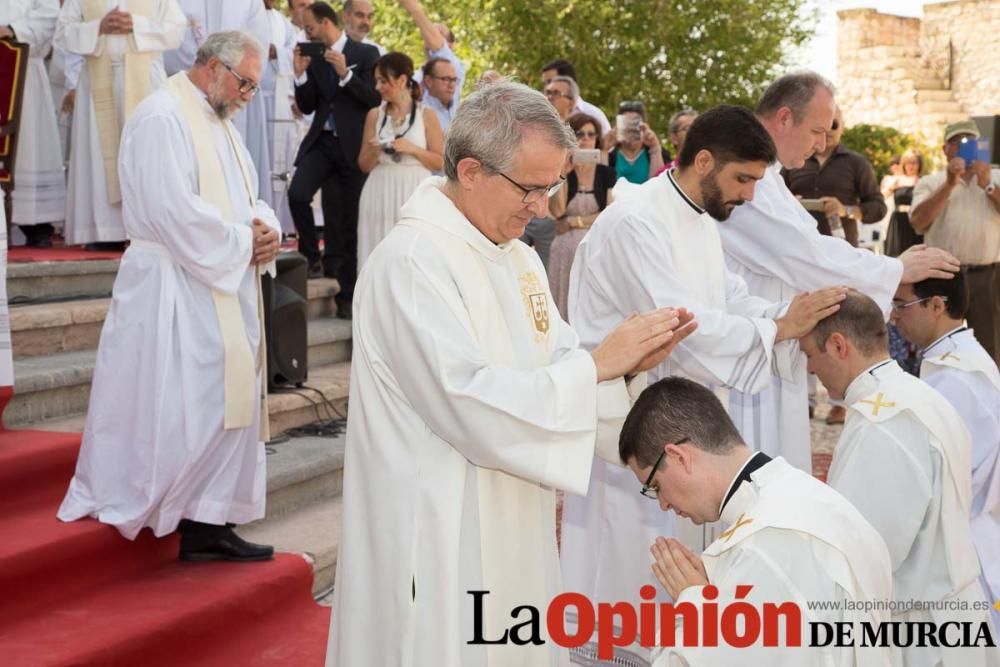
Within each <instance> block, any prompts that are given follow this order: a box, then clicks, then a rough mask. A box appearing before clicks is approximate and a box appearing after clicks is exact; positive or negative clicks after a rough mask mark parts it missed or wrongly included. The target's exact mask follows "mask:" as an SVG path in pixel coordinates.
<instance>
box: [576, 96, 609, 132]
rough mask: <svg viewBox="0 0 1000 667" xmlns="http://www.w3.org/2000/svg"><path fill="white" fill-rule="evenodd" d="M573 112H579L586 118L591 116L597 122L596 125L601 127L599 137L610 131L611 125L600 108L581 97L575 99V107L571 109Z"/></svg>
mask: <svg viewBox="0 0 1000 667" xmlns="http://www.w3.org/2000/svg"><path fill="white" fill-rule="evenodd" d="M573 111H579V112H581V113H585V114H587V115H588V116H592V117H593V118H594V119H596V120H597V122H598V124H599V125H600V126H601V136H602V137H603V136H604V135H606V134H607V133H608V132H610V131H611V123H610V122H608V117H607V116H606V115H605V114H604V112H603V111H601V109H600V107H598V106H597V105H596V104H591V103H590V102H588V101H586V100H585V99H583V98H582V97H578V98H577V99H576V105H575V106H574V107H573Z"/></svg>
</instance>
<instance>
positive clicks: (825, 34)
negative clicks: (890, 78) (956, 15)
mask: <svg viewBox="0 0 1000 667" xmlns="http://www.w3.org/2000/svg"><path fill="white" fill-rule="evenodd" d="M941 1H943V0H929V1H926V2H921V0H825V1H824V0H809V2H811V3H812V5H813V6H816V5H819V7H820V10H819V11H820V20H819V23H818V25H817V28H816V35H815V37H813V39H812V41H811V42H809V43H807V44H806V45H805V46H804V48H803V50H802V56H801V57H800V58H796V59H795V60H794V63H795V64H797V65H799V66H801V67H804V68H808V69H813V70H816V71H817V72H819V73H820V74H823V75H824V76H826V77H828V78H829V79H831V80H833V82H834V84H836V83H837V11H839V10H841V9H858V8H868V9H875V10H878V11H880V12H882V13H884V14H896V15H898V16H921V15H922V13H923V12H922V6H923V5H925V4H932V3H933V2H941Z"/></svg>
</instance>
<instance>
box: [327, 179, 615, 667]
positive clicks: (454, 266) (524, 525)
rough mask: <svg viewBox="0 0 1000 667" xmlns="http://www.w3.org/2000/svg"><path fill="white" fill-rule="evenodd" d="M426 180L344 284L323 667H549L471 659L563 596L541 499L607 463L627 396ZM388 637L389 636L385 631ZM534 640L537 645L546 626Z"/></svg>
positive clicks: (525, 273) (534, 266)
mask: <svg viewBox="0 0 1000 667" xmlns="http://www.w3.org/2000/svg"><path fill="white" fill-rule="evenodd" d="M443 183H444V181H443V179H436V178H430V179H428V180H426V181H424V182H423V183H422V184H421V185H420V186H419V187H418V189H417V190H416V191H415V192H414V194H413V196H412V197H411V198H410V200H409V201H408V202H407V203H406V204H405V205H404V207H403V210H402V215H403V220H402V221H401V222H400V223H399V224H397V225H396V226H394V227H393V229H392V231H391V232H390V234H389V235H388V236H387V237H386V239H385V240H384V241H383V242H382V243H381V244H380V245H379V246H378V248H376V250H375V251H374V253H373V254H372V255H371V256H370V258H369V260H368V262H366V264H365V267H364V269H363V270H362V271H361V274H360V276H359V278H358V286H357V288H356V291H355V298H354V330H355V338H354V340H355V348H354V360H353V362H352V369H351V395H352V401H351V405H350V414H349V417H348V434H347V452H346V457H345V464H344V524H343V538H342V547H341V552H340V555H339V557H338V562H337V582H338V584H337V587H336V589H335V593H334V611H333V618H332V621H331V630H330V644H329V649H328V652H327V664H328V665H340V666H342V667H347V666H349V665H379V664H386V665H388V664H393V665H397V664H398V665H414V666H421V667H422V666H426V667H439V666H445V667H477V666H480V665H490V666H493V667H503V666H506V665H526V666H534V665H538V666H545V667H549V666H554V665H564V664H566V663H567V660H568V655H567V654H566V653H565V651H562V650H560V649H559V648H558V647H556V646H555V645H553V644H552V643H551V642H550V641H549V642H547V643H546V644H544V645H541V646H532V645H528V646H517V645H490V646H484V645H470V644H469V643H468V642H469V641H471V640H472V639H473V638H474V636H475V635H474V630H475V628H474V625H473V620H474V598H473V596H472V595H470V594H469V593H468V591H489V593H488V594H487V595H485V596H484V597H483V598H482V601H481V607H482V609H483V616H484V620H483V622H482V624H481V628H480V632H481V633H482V636H483V637H484V638H494V639H495V638H496V637H499V636H502V634H503V632H504V631H505V629H507V628H509V627H511V626H512V625H514V624H515V623H517V622H521V621H524V620H525V618H526V617H520V618H518V619H517V620H513V619H512V618H511V613H512V611H513V610H514V609H515V608H517V607H520V606H523V605H530V606H532V607H534V608H536V609H538V610H539V612H540V613H541V615H542V622H541V625H542V626H544V614H545V609H546V607H547V605H548V602H549V600H550V599H551V598H552V597H553V596H554V595H556V594H557V593H559V592H560V586H559V567H558V559H557V554H556V535H555V490H557V489H561V490H564V491H568V492H571V493H585V492H586V490H587V480H588V478H589V475H590V466H591V462H592V460H593V456H594V452H595V442H596V448H597V449H598V450H600V451H601V452H602V455H604V456H609V457H612V456H617V436H618V431H619V430H620V427H621V423H622V421H623V420H624V417H625V415H626V414H627V412H628V409H629V407H630V403H631V399H630V396H629V394H628V392H627V389H626V387H625V383H624V382H623V381H621V380H618V381H615V382H608V383H604V384H602V385H600V386H598V384H597V381H596V370H595V368H594V364H593V360H592V359H591V357H590V355H589V354H588V353H587V352H585V351H584V350H582V349H580V348H579V345H578V340H577V338H576V335H575V334H574V333H573V331H572V330H571V329H570V328H569V326H568V325H566V323H565V322H563V321H562V320H561V319H560V318H559V315H558V311H557V310H556V308H555V306H554V304H553V302H552V298H551V295H550V294H549V291H548V281H547V279H546V276H545V271H544V268H543V267H542V265H541V262H540V261H539V260H538V258H537V256H535V255H534V253H533V252H531V251H529V250H528V249H527V248H526V246H524V245H523V244H522V243H521V242H520V241H511V242H508V243H503V244H499V245H496V244H494V243H492V242H491V241H489V240H488V239H487V238H486V237H485V236H483V235H482V234H481V233H480V232H479V231H478V230H477V229H476V228H475V227H474V226H473V225H472V224H471V223H470V222H469V221H468V220H467V219H466V218H465V217H464V216H463V215H462V214H461V212H460V211H459V210H458V209H457V208H456V207H455V205H454V204H453V203H452V201H451V199H449V198H448V197H447V196H446V195H445V194H444V193H443V192H442V190H441V187H442V185H443ZM387 628H391V629H392V630H391V632H387ZM542 636H543V637H545V636H546V635H545V632H544V627H543V628H542Z"/></svg>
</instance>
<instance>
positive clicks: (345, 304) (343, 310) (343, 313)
mask: <svg viewBox="0 0 1000 667" xmlns="http://www.w3.org/2000/svg"><path fill="white" fill-rule="evenodd" d="M353 317H354V308H352V307H351V302H350V301H338V302H337V319H341V320H350V319H352V318H353Z"/></svg>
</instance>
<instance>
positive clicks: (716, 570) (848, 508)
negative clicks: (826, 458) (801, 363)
mask: <svg viewBox="0 0 1000 667" xmlns="http://www.w3.org/2000/svg"><path fill="white" fill-rule="evenodd" d="M737 483H738V484H739V486H738V487H737V488H736V489H735V491H734V493H733V495H732V497H730V498H729V501H728V502H727V503H726V504H725V505H724V506H723V509H722V519H723V520H724V521H725V522H726V523H728V524H730V525H731V526H732V527H731V528H730V529H729V530H727V531H726V532H724V533H723V534H722V535H721V536H720V537H719V539H718V540H716V541H715V542H713V543H712V544H711V545H710V546H709V547H708V549H706V550H705V553H704V554H702V560H703V561H704V563H705V570H706V573H707V574H708V580H709V582H710V583H711V584H712V585H714V586H715V587H716V588H718V589H719V596H718V599H717V600H716V603H717V604H718V605H719V607H718V608H719V609H725V608H726V605H727V604H729V603H732V602H735V601H736V600H737V599H739V600H742V601H745V602H749V603H750V604H753V605H754V606H755V607H756V608H757V609H762V608H763V606H764V605H765V604H767V603H771V604H781V603H784V602H794V603H798V605H799V608H800V610H801V613H802V625H801V627H800V630H801V636H802V644H803V646H800V647H793V646H787V645H786V644H787V643H788V642H786V639H787V637H788V635H787V634H786V628H785V626H784V624H783V623H781V624H779V634H778V636H779V640H778V645H779V647H780V646H783V645H784V647H783V648H775V647H764V646H763V645H762V644H763V642H762V641H761V639H760V637H758V639H757V641H756V642H754V644H752V645H751V646H748V647H745V648H733V647H729V646H728V645H724V642H723V641H721V640H720V646H719V647H690V648H689V647H679V648H673V649H671V648H667V649H662V650H661V651H657V652H656V653H657V655H656V659H655V661H654V662H653V665H654V667H673V666H676V665H690V666H691V667H703V666H707V667H715V666H716V665H718V666H720V667H721V666H727V667H728V666H730V665H767V666H768V667H827V666H828V665H852V666H853V667H888V665H889V656H890V652H889V650H888V649H887V648H861V647H860V646H857V647H850V646H848V647H835V646H827V647H822V648H819V647H818V648H811V647H809V646H808V643H809V637H810V627H809V624H810V623H831V624H833V623H843V622H849V623H859V622H862V621H864V622H869V623H875V624H877V623H879V622H880V621H888V620H889V617H888V616H889V614H888V612H883V611H880V610H875V611H872V612H864V611H849V610H846V609H844V608H843V607H842V608H840V609H810V608H809V606H808V604H807V603H808V602H812V601H820V600H822V601H829V602H839V603H841V604H843V603H863V602H883V601H884V600H886V599H888V598H889V597H890V596H891V594H892V565H891V563H890V560H889V553H888V550H887V549H886V546H885V542H884V541H883V540H882V538H881V537H879V535H878V533H877V532H875V529H874V528H872V526H871V524H869V523H868V522H867V521H866V520H865V519H864V517H862V516H861V513H860V512H858V510H857V509H855V507H854V506H853V505H851V503H849V502H848V501H847V500H846V499H845V498H844V497H843V496H841V495H840V494H839V493H837V492H836V491H834V490H833V489H831V488H830V487H829V486H827V485H826V484H823V483H822V482H820V481H819V480H817V479H815V478H814V477H812V475H809V474H807V473H805V472H802V471H801V470H798V469H797V468H794V467H792V466H790V465H789V464H788V463H787V462H786V461H785V460H784V459H782V458H780V457H779V458H777V459H774V460H771V461H770V462H768V463H766V464H764V465H763V466H762V467H760V468H759V469H757V470H755V471H753V472H752V473H750V480H749V481H742V482H737ZM738 586H752V587H753V588H752V589H751V590H750V592H749V594H748V595H746V596H744V597H737V594H736V589H737V587H738ZM702 593H703V589H702V588H701V587H699V586H691V587H688V588H686V589H684V590H683V591H681V594H680V595H679V596H678V602H691V603H693V604H695V605H696V606H697V607H698V608H699V609H701V608H702V604H703V603H704V601H705V600H704V598H703V595H702ZM845 606H846V605H845ZM699 620H700V619H699ZM674 630H675V637H676V642H677V644H678V645H680V644H681V643H682V639H683V636H684V625H683V617H682V616H678V620H677V624H676V626H675V628H674ZM853 632H854V636H855V637H857V636H859V635H860V632H861V627H860V626H858V625H855V626H854V628H853ZM661 641H662V640H661ZM857 643H858V644H860V641H859V642H857Z"/></svg>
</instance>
